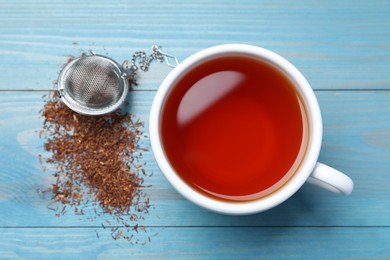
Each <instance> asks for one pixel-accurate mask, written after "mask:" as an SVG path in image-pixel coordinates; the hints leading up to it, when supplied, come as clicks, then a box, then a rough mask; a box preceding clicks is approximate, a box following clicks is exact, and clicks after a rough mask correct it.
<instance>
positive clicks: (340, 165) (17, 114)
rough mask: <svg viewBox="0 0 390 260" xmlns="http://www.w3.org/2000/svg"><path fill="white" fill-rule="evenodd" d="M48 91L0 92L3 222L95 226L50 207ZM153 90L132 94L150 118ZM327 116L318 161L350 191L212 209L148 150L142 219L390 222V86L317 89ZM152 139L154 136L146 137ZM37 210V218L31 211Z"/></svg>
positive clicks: (179, 222) (137, 110)
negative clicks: (45, 124) (348, 183)
mask: <svg viewBox="0 0 390 260" xmlns="http://www.w3.org/2000/svg"><path fill="white" fill-rule="evenodd" d="M42 94H43V92H42V93H40V92H0V129H1V131H0V153H1V156H0V208H1V209H2V210H0V227H18V226H93V225H96V223H98V222H99V221H104V219H105V218H106V217H101V218H98V219H97V221H96V222H94V223H91V222H89V221H85V220H80V219H79V217H77V216H74V215H72V214H66V215H65V216H64V217H61V218H59V219H58V218H56V217H54V214H53V212H52V211H50V210H48V209H47V208H46V205H47V204H48V203H49V202H50V196H49V195H48V194H46V195H45V194H42V192H41V191H42V190H45V189H46V188H47V187H48V186H49V185H50V183H51V182H52V181H53V180H52V178H51V177H50V173H48V172H45V173H44V172H42V170H41V167H40V165H39V160H38V154H40V153H43V149H42V144H43V141H44V140H39V138H38V134H37V130H38V129H39V128H40V127H41V124H42V119H39V118H38V111H39V110H40V109H41V107H42V99H41V96H42ZM154 94H155V93H154V92H148V91H137V92H131V93H130V94H129V101H130V107H129V111H130V112H132V113H134V114H135V115H137V116H139V118H140V119H141V120H143V121H145V122H146V125H145V130H147V129H148V123H147V120H148V114H149V110H150V105H151V102H152V99H153V96H154ZM316 94H317V96H318V99H319V102H320V105H321V107H322V112H323V118H324V142H323V149H322V152H321V156H320V161H321V162H323V163H327V164H329V165H331V166H334V167H336V168H337V169H339V170H342V171H344V172H345V173H347V174H348V175H349V176H351V177H352V179H353V180H354V181H355V190H354V192H353V193H352V195H351V196H349V197H340V196H338V195H335V194H331V193H328V192H326V191H322V190H320V189H319V188H317V187H313V186H311V185H305V186H304V187H303V188H302V189H301V190H300V191H299V192H298V193H297V194H296V195H295V196H293V197H292V198H291V199H289V200H288V201H287V202H285V203H284V204H282V205H281V206H279V207H277V208H275V209H273V210H271V211H268V212H265V213H262V214H257V215H253V216H247V217H231V216H223V215H219V214H214V213H211V212H208V211H206V210H203V209H201V208H199V207H197V206H195V205H193V204H192V203H190V202H188V201H186V200H184V199H183V198H182V197H181V196H180V195H178V194H177V193H176V192H175V190H174V189H173V188H172V187H171V186H170V184H169V183H168V182H167V181H166V179H165V178H164V176H163V175H162V173H161V172H160V171H159V169H158V167H157V165H156V163H155V160H154V158H153V156H152V154H151V152H147V153H145V154H144V157H143V159H144V160H145V161H146V162H147V166H146V170H147V171H148V172H154V175H153V176H152V177H149V178H147V179H146V184H150V185H152V187H151V188H149V189H148V190H147V192H148V194H149V195H150V198H151V202H152V204H153V207H152V210H151V213H150V215H148V216H147V217H146V220H145V223H146V224H147V225H153V226H188V225H190V226H219V225H223V226H376V225H385V226H388V225H390V219H389V218H388V215H390V208H389V207H388V198H389V196H390V190H389V188H388V183H389V181H390V171H389V169H390V143H389V140H390V131H389V129H390V113H389V109H390V91H342V92H333V91H330V92H329V91H317V92H316ZM143 142H144V145H145V146H149V140H148V139H145V140H143ZM31 216H34V217H31Z"/></svg>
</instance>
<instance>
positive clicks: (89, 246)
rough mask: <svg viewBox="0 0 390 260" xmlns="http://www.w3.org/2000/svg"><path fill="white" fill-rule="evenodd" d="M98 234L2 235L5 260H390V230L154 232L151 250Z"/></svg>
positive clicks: (45, 231) (37, 231)
mask: <svg viewBox="0 0 390 260" xmlns="http://www.w3.org/2000/svg"><path fill="white" fill-rule="evenodd" d="M98 232H101V233H100V235H99V236H100V238H99V239H98V238H96V234H95V229H94V228H30V229H25V228H18V229H14V228H11V229H0V255H1V257H5V258H28V259H31V258H34V259H35V258H39V259H41V258H48V257H50V258H60V259H69V258H74V257H77V258H80V257H82V258H88V259H90V258H94V259H95V258H104V259H118V258H120V259H129V258H131V259H156V258H157V259H182V258H185V259H252V258H256V259H281V258H282V259H313V258H318V257H319V258H320V259H324V258H325V256H326V259H389V257H390V247H389V244H390V232H389V228H242V227H241V228H203V227H200V228H196V227H187V228H171V227H162V228H153V229H151V230H148V233H147V234H146V235H152V234H155V233H158V234H157V235H156V236H153V237H152V238H151V243H148V244H146V245H130V244H129V243H127V242H124V241H113V240H112V239H110V238H108V237H107V235H104V234H103V233H104V232H103V231H101V230H99V231H98Z"/></svg>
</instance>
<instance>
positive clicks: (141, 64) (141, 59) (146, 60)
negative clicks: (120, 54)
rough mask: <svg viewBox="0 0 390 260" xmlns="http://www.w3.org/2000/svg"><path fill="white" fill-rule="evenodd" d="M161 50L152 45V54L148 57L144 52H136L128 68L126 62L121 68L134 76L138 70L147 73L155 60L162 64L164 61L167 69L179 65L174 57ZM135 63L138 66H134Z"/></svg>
mask: <svg viewBox="0 0 390 260" xmlns="http://www.w3.org/2000/svg"><path fill="white" fill-rule="evenodd" d="M161 49H162V48H161V47H160V46H158V45H153V46H152V51H153V52H152V53H151V54H150V55H149V56H148V55H146V52H144V51H136V52H135V53H134V54H133V56H132V57H131V61H130V66H128V61H125V62H124V63H123V68H124V69H125V70H126V71H129V70H130V71H131V72H132V74H135V73H136V71H137V70H138V68H139V69H141V70H142V71H148V70H149V66H150V63H152V61H153V60H156V61H158V62H163V61H164V60H165V62H166V63H167V65H168V66H169V67H172V68H174V67H176V66H177V65H178V64H179V61H178V59H177V58H176V57H175V56H172V55H170V54H167V53H165V52H163V51H162V50H161ZM137 60H138V62H137ZM170 60H173V61H174V64H172V63H171V62H170ZM136 63H138V66H137V65H136Z"/></svg>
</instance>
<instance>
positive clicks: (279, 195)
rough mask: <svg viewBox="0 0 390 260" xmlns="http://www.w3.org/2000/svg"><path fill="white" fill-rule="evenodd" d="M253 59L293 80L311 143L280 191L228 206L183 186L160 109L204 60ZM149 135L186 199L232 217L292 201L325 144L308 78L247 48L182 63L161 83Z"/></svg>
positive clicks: (232, 47)
mask: <svg viewBox="0 0 390 260" xmlns="http://www.w3.org/2000/svg"><path fill="white" fill-rule="evenodd" d="M226 54H230V55H250V56H251V57H257V58H260V59H262V60H264V61H266V62H270V63H271V64H272V65H274V66H277V67H278V68H280V69H281V70H282V71H283V72H284V73H285V74H286V75H287V76H288V77H289V78H290V80H292V81H293V82H294V83H295V84H294V85H295V86H296V87H297V88H299V89H298V90H299V91H300V94H301V97H302V99H303V100H304V103H305V106H306V107H307V110H308V111H307V114H308V117H309V126H310V131H309V141H308V144H307V150H306V155H305V156H304V158H303V161H302V163H301V166H300V167H299V169H298V171H297V172H296V173H294V174H293V176H292V177H291V178H290V179H289V180H288V181H287V182H286V183H285V184H284V185H283V186H282V187H280V188H279V189H277V190H276V191H274V192H272V193H271V194H269V195H266V196H265V197H262V198H259V199H256V200H251V201H245V202H233V201H232V202H229V201H222V200H217V199H213V198H211V197H208V196H206V195H204V194H202V193H200V192H198V191H196V190H195V189H193V188H192V187H191V186H189V185H188V184H187V183H186V182H184V181H183V180H182V179H181V178H180V177H179V176H178V174H177V173H176V172H175V170H174V169H173V167H172V166H171V165H170V163H169V161H168V159H167V157H166V155H165V153H164V151H163V147H162V142H161V135H160V131H159V129H160V122H161V108H162V105H163V104H164V101H165V98H166V97H167V95H168V94H169V92H170V90H171V88H172V87H173V86H174V85H175V83H176V81H177V80H178V79H179V77H180V76H181V75H183V73H185V72H186V71H187V70H188V69H190V68H192V67H194V66H196V65H197V64H199V63H201V62H203V61H204V60H205V59H210V58H213V57H218V56H221V55H226ZM149 134H150V142H151V147H152V152H153V154H154V157H155V159H156V161H157V164H158V166H159V168H160V169H161V172H162V173H163V174H164V175H165V177H166V178H167V180H168V181H169V182H170V183H171V185H172V186H173V187H174V188H175V189H176V190H177V191H178V192H179V193H180V194H181V195H182V196H184V197H185V198H186V199H188V200H190V201H192V202H193V203H195V204H197V205H199V206H201V207H203V208H206V209H208V210H211V211H214V212H218V213H223V214H229V215H248V214H254V213H259V212H262V211H265V210H268V209H270V208H273V207H275V206H277V205H279V204H280V203H282V202H284V201H285V200H287V199H288V198H289V197H291V196H292V195H293V194H294V193H295V192H296V191H297V190H298V189H299V188H300V187H301V186H302V185H303V184H304V183H305V181H306V180H307V178H308V177H309V176H310V174H311V172H312V170H313V169H314V167H315V164H316V162H317V159H318V156H319V152H320V148H321V142H322V119H321V112H320V108H319V105H318V101H317V98H316V96H315V94H314V91H313V89H312V88H311V86H310V84H309V83H308V81H307V80H306V78H305V77H304V76H303V75H302V74H301V72H299V70H298V69H297V68H296V67H295V66H294V65H292V64H291V63H290V62H289V61H287V60H286V59H285V58H283V57H282V56H280V55H279V54H276V53H275V52H272V51H270V50H267V49H264V48H261V47H257V46H253V45H247V44H223V45H217V46H214V47H210V48H207V49H203V50H201V51H199V52H197V53H195V54H193V55H191V56H190V57H188V58H187V59H185V60H184V61H183V62H182V63H180V64H179V65H178V66H177V67H176V68H174V69H173V70H172V71H171V72H170V73H169V74H168V76H167V77H166V78H165V79H164V80H163V82H162V83H161V85H160V87H159V89H158V91H157V93H156V95H155V98H154V100H153V104H152V107H151V112H150V118H149Z"/></svg>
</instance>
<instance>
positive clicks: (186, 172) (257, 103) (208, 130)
mask: <svg viewBox="0 0 390 260" xmlns="http://www.w3.org/2000/svg"><path fill="white" fill-rule="evenodd" d="M307 118H308V117H307V113H306V108H305V106H304V103H303V102H302V97H301V95H300V93H299V91H298V90H297V88H296V87H295V83H294V82H292V81H291V80H290V79H289V77H288V76H287V75H286V74H285V73H284V72H283V71H281V70H280V69H279V68H277V67H275V65H273V64H270V63H268V62H266V61H263V60H259V59H255V58H253V57H250V56H245V55H237V54H236V55H228V56H227V55H223V56H221V57H209V58H208V59H205V60H203V61H202V62H200V63H198V64H195V65H194V66H192V67H191V68H190V69H188V70H187V71H186V72H185V73H183V74H182V75H181V76H180V77H179V78H177V80H176V81H175V83H174V84H172V87H171V89H170V91H169V93H168V95H167V96H166V98H165V101H164V103H163V106H162V110H161V121H160V133H161V141H162V146H163V150H164V153H165V155H166V157H167V159H168V161H169V164H170V165H171V167H172V168H173V169H174V171H175V172H176V173H177V174H178V176H179V177H180V178H181V179H182V180H183V181H184V182H185V183H186V184H187V185H189V186H190V187H191V188H192V189H194V190H196V191H197V192H199V193H202V194H203V195H205V196H208V197H211V198H213V199H217V200H222V201H228V202H244V201H251V200H257V199H259V198H262V197H264V196H267V195H269V194H271V193H273V192H275V191H276V190H278V189H280V188H281V187H282V186H283V185H284V184H285V183H287V182H288V180H289V179H290V178H291V177H292V176H293V175H294V173H295V172H297V170H298V169H299V167H300V164H301V162H302V160H303V158H304V156H305V152H306V147H307V143H308V139H309V133H308V129H309V127H308V119H307Z"/></svg>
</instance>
